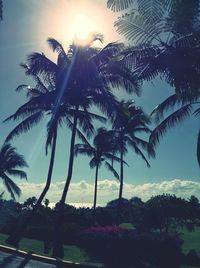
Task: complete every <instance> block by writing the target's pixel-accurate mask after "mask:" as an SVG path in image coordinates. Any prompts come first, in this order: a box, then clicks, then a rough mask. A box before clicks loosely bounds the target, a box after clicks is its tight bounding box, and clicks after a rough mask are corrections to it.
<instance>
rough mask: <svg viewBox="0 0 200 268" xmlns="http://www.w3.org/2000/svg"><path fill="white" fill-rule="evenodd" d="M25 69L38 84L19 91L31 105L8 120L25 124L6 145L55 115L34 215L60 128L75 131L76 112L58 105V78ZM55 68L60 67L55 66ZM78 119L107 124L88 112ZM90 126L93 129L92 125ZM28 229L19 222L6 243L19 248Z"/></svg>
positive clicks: (52, 119) (44, 191)
mask: <svg viewBox="0 0 200 268" xmlns="http://www.w3.org/2000/svg"><path fill="white" fill-rule="evenodd" d="M52 65H53V62H52ZM22 67H23V68H24V69H25V72H26V74H27V75H29V76H31V78H33V79H34V80H35V81H36V85H35V86H34V87H31V86H29V85H25V84H22V85H20V86H19V87H17V89H16V90H17V91H21V90H23V91H24V90H25V91H26V92H27V98H28V101H27V102H26V103H25V104H23V105H22V106H21V107H20V108H19V109H18V110H17V111H16V112H15V113H14V114H13V115H11V116H10V117H9V118H7V119H6V120H5V121H8V120H14V121H15V120H19V119H22V121H21V122H20V123H19V124H18V125H17V126H16V127H15V128H14V129H13V130H12V131H11V132H10V133H9V135H8V136H7V138H6V141H10V140H11V139H13V138H14V137H16V136H18V135H21V134H22V133H23V132H26V131H28V130H30V129H31V128H32V127H33V126H35V125H36V124H38V122H39V121H41V120H42V119H43V117H44V116H48V117H49V115H52V116H51V118H50V120H49V122H48V124H47V134H48V135H47V141H46V152H47V149H48V147H49V145H50V146H51V156H50V162H49V169H48V175H47V180H46V184H45V187H44V189H43V191H42V193H41V194H40V196H39V198H38V200H37V202H36V204H35V205H34V207H33V212H35V211H36V210H37V209H38V208H40V206H41V203H42V201H43V199H44V197H45V196H46V194H47V192H48V190H49V188H50V184H51V178H52V172H53V166H54V160H55V152H56V142H57V131H58V126H59V125H62V124H63V123H65V124H66V123H67V124H68V126H69V127H72V125H73V124H72V123H71V121H70V118H71V117H72V116H73V114H74V109H73V107H71V106H69V105H63V104H62V105H60V106H59V105H58V101H57V98H58V89H57V87H56V82H55V75H54V76H53V75H52V76H48V77H43V76H42V75H40V76H39V74H38V75H36V74H35V73H34V72H32V71H31V69H30V67H29V66H28V65H26V64H22ZM55 67H57V66H56V65H55ZM55 110H56V112H55ZM78 118H79V121H80V122H81V125H82V127H88V124H89V123H88V122H89V121H88V120H91V119H93V118H97V119H99V120H101V121H103V120H104V118H103V117H101V116H97V115H95V114H92V113H89V112H88V113H87V114H86V115H85V117H84V114H83V111H80V112H79V113H78ZM89 126H90V127H91V125H89ZM91 128H92V127H91ZM78 134H79V136H80V137H81V138H82V139H83V138H84V137H83V135H82V134H81V132H80V131H79V130H78ZM25 226H26V222H25V221H24V220H23V225H22V223H21V222H20V223H19V226H18V228H17V229H16V230H15V231H14V232H13V233H12V234H11V235H10V236H9V237H8V239H7V240H6V242H7V243H9V244H11V245H13V246H18V243H19V241H20V239H21V236H22V232H23V230H24V228H25Z"/></svg>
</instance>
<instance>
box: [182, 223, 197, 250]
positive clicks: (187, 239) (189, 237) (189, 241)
mask: <svg viewBox="0 0 200 268" xmlns="http://www.w3.org/2000/svg"><path fill="white" fill-rule="evenodd" d="M181 233H182V235H181V237H182V238H183V240H184V244H183V251H184V252H185V253H187V252H188V251H189V250H191V249H195V250H196V251H197V253H198V254H200V227H196V228H195V230H194V232H188V231H187V230H186V229H183V230H181Z"/></svg>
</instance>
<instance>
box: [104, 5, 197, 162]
mask: <svg viewBox="0 0 200 268" xmlns="http://www.w3.org/2000/svg"><path fill="white" fill-rule="evenodd" d="M135 3H137V5H135ZM132 4H133V5H132ZM108 6H109V7H110V8H112V9H113V10H116V11H119V10H123V9H124V8H127V7H128V6H129V7H131V6H132V7H135V8H137V10H135V11H134V12H133V13H127V14H125V15H124V16H122V17H121V18H120V19H119V20H118V21H117V22H116V24H115V26H116V27H117V29H118V32H119V33H121V34H123V35H124V36H125V37H126V38H127V39H129V40H131V41H133V42H134V43H135V44H136V45H135V46H133V47H130V48H128V49H127V50H126V51H124V60H125V62H126V64H127V65H128V66H129V67H130V68H131V69H132V70H133V72H135V73H137V75H138V78H139V79H141V81H144V80H148V81H149V80H152V79H154V78H155V77H156V76H158V75H160V76H161V77H162V78H164V79H165V80H166V82H167V83H168V84H169V85H170V86H172V87H173V88H174V89H175V95H172V96H169V97H168V98H167V99H166V100H165V101H164V102H163V103H162V104H160V105H159V106H158V107H157V108H156V109H155V110H154V112H153V114H154V115H155V114H157V115H159V113H161V114H160V115H163V113H164V111H167V110H168V109H169V108H172V109H175V111H174V112H173V113H172V114H171V115H168V117H166V118H165V119H164V120H163V121H162V122H161V120H159V123H160V124H159V125H158V126H157V127H156V128H155V130H154V132H153V134H152V135H151V141H152V142H154V144H156V143H157V142H158V141H159V138H160V137H161V136H162V135H163V134H164V133H165V132H166V131H167V129H169V128H171V127H172V126H174V125H176V124H177V123H179V122H182V121H183V120H184V119H185V118H186V117H188V116H190V115H191V114H192V107H194V108H195V107H196V109H197V110H196V112H195V111H194V114H196V115H198V114H199V112H198V111H199V108H198V106H197V105H198V103H199V102H198V100H199V97H200V91H199V83H200V65H199V62H200V46H199V40H200V21H199V15H198V14H199V1H198V0H194V1H187V0H182V1H175V0H166V1H165V0H164V1H156V0H153V1H148V0H137V1H135V0H123V1H117V0H108ZM177 104H178V106H179V109H177V110H176V105H177ZM194 104H196V105H195V106H194ZM160 119H161V118H160ZM197 136H198V141H197V159H198V162H199V154H200V153H199V143H200V141H199V135H197Z"/></svg>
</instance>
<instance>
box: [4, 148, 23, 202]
mask: <svg viewBox="0 0 200 268" xmlns="http://www.w3.org/2000/svg"><path fill="white" fill-rule="evenodd" d="M27 166H28V165H27V163H26V161H25V159H24V157H23V156H22V155H20V154H18V153H17V151H16V149H15V148H14V147H12V146H11V145H10V144H8V143H5V144H4V145H3V146H2V147H1V149H0V178H1V179H2V180H3V183H4V185H5V187H6V190H7V191H8V192H9V194H10V195H11V197H12V199H14V200H15V199H16V196H18V197H19V196H20V194H21V190H20V188H19V187H18V186H17V185H16V184H15V183H14V181H13V180H12V179H11V178H10V175H11V176H14V177H19V178H21V179H27V175H26V173H25V171H23V170H21V168H24V167H27Z"/></svg>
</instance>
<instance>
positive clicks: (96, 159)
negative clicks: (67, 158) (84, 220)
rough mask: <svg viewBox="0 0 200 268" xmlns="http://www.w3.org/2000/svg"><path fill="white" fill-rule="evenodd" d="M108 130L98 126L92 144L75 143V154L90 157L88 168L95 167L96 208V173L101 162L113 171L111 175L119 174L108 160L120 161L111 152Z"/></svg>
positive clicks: (94, 207)
mask: <svg viewBox="0 0 200 268" xmlns="http://www.w3.org/2000/svg"><path fill="white" fill-rule="evenodd" d="M107 134H108V132H107V131H106V129H104V128H99V129H98V130H97V134H96V135H95V136H94V139H93V146H92V145H90V144H89V142H88V143H83V144H76V145H75V155H78V154H82V155H87V156H89V157H91V158H92V159H91V160H90V163H89V165H90V168H95V184H94V201H93V209H94V211H95V209H96V203H97V185H98V174H99V168H100V167H101V164H102V163H104V164H105V166H106V168H108V170H109V171H111V172H112V173H113V175H114V176H115V177H116V178H117V179H118V180H119V175H118V173H117V171H116V170H115V169H114V168H113V165H112V164H110V162H109V161H108V160H111V161H113V160H114V161H117V162H120V158H118V157H117V156H116V155H115V154H114V153H113V146H111V143H110V137H108V135H107Z"/></svg>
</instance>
